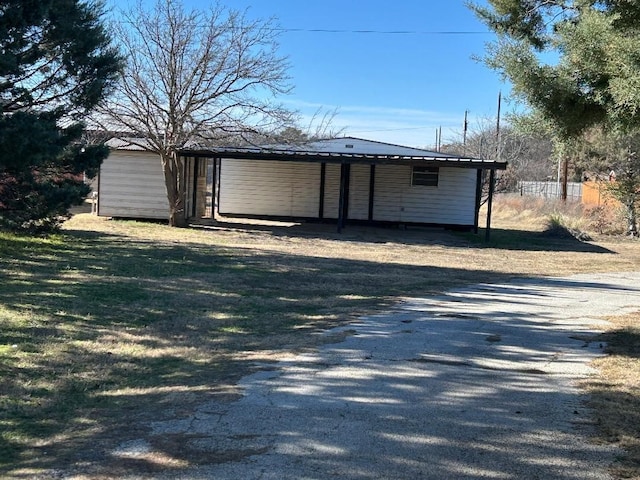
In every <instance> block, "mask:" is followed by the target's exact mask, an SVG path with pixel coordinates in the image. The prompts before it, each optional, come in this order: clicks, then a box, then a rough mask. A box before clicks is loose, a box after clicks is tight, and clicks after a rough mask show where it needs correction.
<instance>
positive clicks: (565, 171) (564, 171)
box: [562, 155, 569, 202]
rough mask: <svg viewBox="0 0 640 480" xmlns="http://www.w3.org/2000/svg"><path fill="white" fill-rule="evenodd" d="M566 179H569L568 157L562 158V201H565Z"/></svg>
mask: <svg viewBox="0 0 640 480" xmlns="http://www.w3.org/2000/svg"><path fill="white" fill-rule="evenodd" d="M568 177H569V160H568V156H567V155H565V156H564V165H563V166H562V201H563V202H566V201H567V188H568V183H567V182H568Z"/></svg>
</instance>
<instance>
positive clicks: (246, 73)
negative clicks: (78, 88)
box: [97, 0, 293, 226]
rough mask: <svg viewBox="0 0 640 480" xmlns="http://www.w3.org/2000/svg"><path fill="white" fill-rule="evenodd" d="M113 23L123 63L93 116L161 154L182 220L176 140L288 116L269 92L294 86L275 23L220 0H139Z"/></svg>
mask: <svg viewBox="0 0 640 480" xmlns="http://www.w3.org/2000/svg"><path fill="white" fill-rule="evenodd" d="M114 28H115V30H116V38H118V39H119V40H120V43H121V49H122V52H123V53H124V54H125V56H126V58H127V59H128V64H127V67H126V69H125V71H124V73H123V75H122V78H121V79H120V83H119V87H118V90H117V93H116V95H115V96H113V97H112V98H111V99H110V101H109V102H107V103H105V104H104V105H103V107H102V109H101V112H100V117H99V119H98V120H97V121H99V122H100V123H101V124H102V125H103V127H105V128H107V129H108V130H111V131H126V132H129V135H130V136H129V138H128V139H127V141H129V142H131V143H132V144H136V145H138V146H140V147H142V148H144V149H146V150H148V151H152V152H155V153H157V154H158V155H159V156H160V158H161V161H162V168H163V171H164V179H165V185H166V189H167V198H168V200H169V224H170V225H171V226H185V225H186V218H185V212H184V209H185V192H186V178H185V169H184V162H183V160H182V159H181V158H180V156H179V155H178V151H179V150H180V149H181V148H183V147H185V146H187V145H194V144H197V143H199V142H205V143H211V142H221V141H224V139H225V138H229V137H237V136H243V135H245V134H251V133H254V132H258V131H268V130H278V129H281V128H283V126H285V125H287V124H289V123H290V122H291V120H292V119H293V113H292V112H290V111H288V110H286V109H285V108H283V107H282V106H281V105H279V104H277V103H275V102H274V99H275V97H277V96H278V95H280V94H286V93H288V92H289V90H290V88H291V87H290V86H289V83H288V81H289V78H288V75H287V68H288V64H287V61H286V59H285V58H283V57H281V56H279V55H278V52H277V48H278V43H277V35H278V30H277V29H276V28H275V26H274V24H273V21H272V20H264V21H263V20H250V19H248V18H247V16H246V15H245V14H244V13H242V12H238V11H235V10H231V9H227V8H224V7H222V6H220V5H218V4H216V5H215V6H213V7H212V8H211V9H210V10H208V11H198V10H191V11H186V10H185V8H184V6H183V4H182V3H181V1H180V0H157V3H156V4H155V5H154V6H153V7H152V8H151V9H150V10H145V9H144V8H143V7H142V4H141V3H138V6H137V7H135V8H133V9H132V10H130V11H128V12H125V13H124V14H123V16H122V21H121V22H120V23H118V24H116V25H115V27H114Z"/></svg>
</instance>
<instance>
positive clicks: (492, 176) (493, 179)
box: [484, 168, 496, 242]
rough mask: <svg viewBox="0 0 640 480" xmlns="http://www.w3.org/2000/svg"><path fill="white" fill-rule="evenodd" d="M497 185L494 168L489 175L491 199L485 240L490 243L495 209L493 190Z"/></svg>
mask: <svg viewBox="0 0 640 480" xmlns="http://www.w3.org/2000/svg"><path fill="white" fill-rule="evenodd" d="M495 183H496V171H495V170H494V169H493V168H492V169H491V172H490V174H489V198H488V200H487V228H486V230H485V236H484V239H485V241H486V242H488V241H489V240H490V239H491V208H492V207H493V190H494V186H495Z"/></svg>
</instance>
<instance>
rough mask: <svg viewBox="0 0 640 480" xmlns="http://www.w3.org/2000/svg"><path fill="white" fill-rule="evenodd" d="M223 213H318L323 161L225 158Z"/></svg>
mask: <svg viewBox="0 0 640 480" xmlns="http://www.w3.org/2000/svg"><path fill="white" fill-rule="evenodd" d="M220 168H221V170H220V206H219V208H220V213H221V214H234V215H271V216H283V217H311V218H315V217H317V216H318V211H319V202H320V200H319V199H320V164H318V163H298V162H272V161H260V160H235V159H233V160H232V159H222V161H221V167H220Z"/></svg>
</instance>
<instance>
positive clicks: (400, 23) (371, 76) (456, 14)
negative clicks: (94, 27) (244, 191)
mask: <svg viewBox="0 0 640 480" xmlns="http://www.w3.org/2000/svg"><path fill="white" fill-rule="evenodd" d="M183 2H184V4H185V6H186V7H190V8H207V7H208V5H210V4H211V2H210V1H203V0H183ZM128 3H130V2H127V1H126V0H108V2H107V5H109V6H118V7H122V6H126V5H127V4H128ZM222 3H223V5H226V6H228V7H231V8H234V9H241V10H244V9H248V16H249V17H253V18H263V19H264V18H270V17H274V18H275V19H276V20H277V23H278V24H279V26H280V27H281V28H283V29H285V31H283V33H282V35H281V37H280V53H281V54H282V55H286V56H287V57H288V58H289V62H290V65H291V68H290V71H289V73H290V75H291V82H292V84H293V86H294V90H293V92H292V94H290V95H289V96H288V97H285V98H283V99H281V100H282V101H284V103H285V104H286V105H287V106H289V107H291V108H293V109H296V110H299V111H300V113H301V114H302V115H303V121H302V123H303V125H306V124H307V123H308V122H309V119H310V118H311V116H312V115H313V113H314V112H316V111H317V110H318V109H320V108H321V109H323V111H333V110H334V109H335V110H337V112H338V113H337V115H336V117H335V118H334V120H333V123H334V127H335V128H337V129H340V128H342V129H344V131H343V133H344V134H345V135H351V136H357V137H362V138H368V139H372V140H378V141H383V142H390V143H397V144H402V145H409V146H418V147H428V148H432V147H433V145H434V143H435V135H436V134H435V132H436V130H437V129H438V128H439V127H442V132H443V133H442V136H443V141H446V140H447V139H452V138H454V137H455V136H456V134H458V135H459V134H460V133H461V131H462V123H463V119H464V112H465V110H468V111H469V120H470V126H471V127H473V126H474V125H477V124H478V122H479V121H480V119H483V118H495V115H496V113H497V97H498V92H499V91H502V92H503V95H505V94H508V86H507V85H505V84H504V83H503V82H502V81H501V79H500V77H499V75H498V74H497V73H496V72H494V71H492V70H489V69H488V68H487V67H486V66H484V65H483V64H482V63H479V62H477V61H476V60H473V59H472V56H473V55H478V56H479V55H482V54H483V53H484V45H485V43H486V42H487V41H490V40H492V39H493V36H492V35H491V34H490V33H489V32H488V30H487V28H486V27H485V26H484V25H483V24H482V23H480V21H478V20H477V18H476V17H475V16H474V14H473V13H472V12H471V11H470V10H469V9H468V8H467V7H466V6H465V2H464V1H463V0H396V1H395V2H390V1H388V0H385V1H382V0H368V1H366V2H364V1H361V0H359V1H355V0H323V1H310V2H304V1H300V0H226V1H223V2H222ZM312 30H334V32H314V31H312ZM358 30H369V31H374V33H357V31H358ZM388 32H409V33H388ZM447 32H467V33H447Z"/></svg>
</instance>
